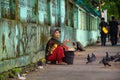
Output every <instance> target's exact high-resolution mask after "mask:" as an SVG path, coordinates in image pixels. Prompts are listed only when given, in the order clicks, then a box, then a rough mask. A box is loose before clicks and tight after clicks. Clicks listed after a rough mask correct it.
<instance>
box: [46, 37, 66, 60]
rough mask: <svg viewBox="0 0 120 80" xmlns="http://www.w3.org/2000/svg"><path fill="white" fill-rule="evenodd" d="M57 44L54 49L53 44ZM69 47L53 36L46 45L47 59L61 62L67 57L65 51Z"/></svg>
mask: <svg viewBox="0 0 120 80" xmlns="http://www.w3.org/2000/svg"><path fill="white" fill-rule="evenodd" d="M55 44H57V46H56V47H55V48H54V50H52V48H53V46H54V45H55ZM67 49H68V47H67V46H65V45H63V44H62V43H60V41H58V40H56V39H54V38H51V39H50V40H49V41H48V43H47V46H46V59H47V60H48V61H58V62H61V61H62V59H63V58H64V57H65V55H64V51H65V50H67Z"/></svg>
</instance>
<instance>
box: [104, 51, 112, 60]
mask: <svg viewBox="0 0 120 80" xmlns="http://www.w3.org/2000/svg"><path fill="white" fill-rule="evenodd" d="M105 59H106V61H111V58H110V56H109V53H108V52H106V56H105Z"/></svg>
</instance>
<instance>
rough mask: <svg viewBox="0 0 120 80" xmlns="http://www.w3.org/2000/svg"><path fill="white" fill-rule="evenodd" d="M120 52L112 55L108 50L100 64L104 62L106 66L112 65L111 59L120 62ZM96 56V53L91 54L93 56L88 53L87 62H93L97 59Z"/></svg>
mask: <svg viewBox="0 0 120 80" xmlns="http://www.w3.org/2000/svg"><path fill="white" fill-rule="evenodd" d="M119 53H120V52H118V53H117V54H115V55H113V56H110V55H109V53H108V52H106V55H105V56H104V57H103V59H102V60H101V61H100V62H99V63H100V64H103V65H104V66H109V67H111V65H110V63H109V62H110V61H114V62H120V54H119ZM96 59H97V58H96V56H95V54H94V53H92V54H91V56H90V55H89V54H88V55H87V62H86V64H88V63H92V62H94V61H96Z"/></svg>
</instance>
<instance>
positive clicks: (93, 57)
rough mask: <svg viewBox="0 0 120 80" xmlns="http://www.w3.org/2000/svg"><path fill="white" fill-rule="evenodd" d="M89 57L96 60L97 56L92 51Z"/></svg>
mask: <svg viewBox="0 0 120 80" xmlns="http://www.w3.org/2000/svg"><path fill="white" fill-rule="evenodd" d="M91 59H92V61H96V59H97V58H96V56H95V54H94V53H92V56H91Z"/></svg>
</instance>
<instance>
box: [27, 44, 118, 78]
mask: <svg viewBox="0 0 120 80" xmlns="http://www.w3.org/2000/svg"><path fill="white" fill-rule="evenodd" d="M106 51H108V52H109V53H110V55H114V54H116V53H117V52H120V44H118V46H111V45H110V43H108V44H107V46H105V47H104V46H100V45H99V44H97V45H94V46H89V47H86V51H83V52H76V55H75V58H74V64H73V65H46V67H44V69H38V70H37V71H33V72H31V73H29V74H28V75H27V80H120V62H117V63H115V62H110V64H111V65H112V67H104V66H103V65H102V64H99V61H100V60H101V59H102V57H103V56H105V52H106ZM92 52H93V53H94V54H95V55H96V56H97V61H96V62H93V63H90V64H86V57H87V54H91V53H92Z"/></svg>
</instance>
